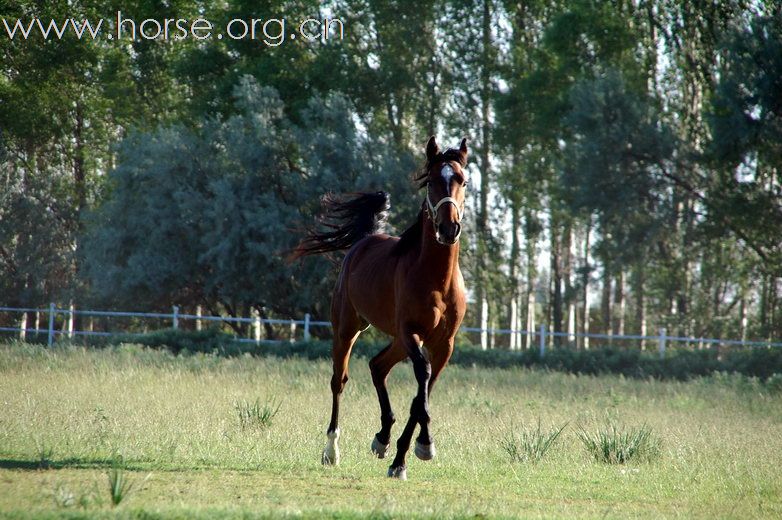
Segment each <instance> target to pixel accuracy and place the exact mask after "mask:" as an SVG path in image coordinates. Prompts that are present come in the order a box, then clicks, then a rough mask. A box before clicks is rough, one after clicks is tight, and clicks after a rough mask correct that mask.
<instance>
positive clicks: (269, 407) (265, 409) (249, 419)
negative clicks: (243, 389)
mask: <svg viewBox="0 0 782 520" xmlns="http://www.w3.org/2000/svg"><path fill="white" fill-rule="evenodd" d="M281 405H282V402H275V401H274V399H270V400H268V401H266V402H265V403H261V400H260V399H256V400H255V401H254V402H249V401H239V402H237V403H236V404H235V405H234V406H235V408H236V413H237V415H238V416H239V426H241V428H242V429H243V430H246V429H250V428H257V429H263V428H268V427H270V426H271V425H272V419H274V417H275V416H276V415H277V413H278V412H279V411H280V406H281Z"/></svg>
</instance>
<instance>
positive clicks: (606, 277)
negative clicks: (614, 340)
mask: <svg viewBox="0 0 782 520" xmlns="http://www.w3.org/2000/svg"><path fill="white" fill-rule="evenodd" d="M600 310H601V313H602V316H601V317H602V320H603V334H608V335H610V334H611V269H610V268H609V267H608V265H607V263H606V262H605V261H603V287H602V292H601V294H600Z"/></svg>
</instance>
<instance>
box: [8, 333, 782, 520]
mask: <svg viewBox="0 0 782 520" xmlns="http://www.w3.org/2000/svg"><path fill="white" fill-rule="evenodd" d="M351 369H352V371H351V380H350V382H349V383H348V386H347V389H346V391H345V394H344V398H343V408H342V410H343V411H342V417H341V429H342V437H341V444H340V447H341V449H342V463H341V465H340V466H338V467H335V468H325V467H322V466H321V465H320V452H321V449H322V447H323V444H324V442H325V434H324V430H325V426H326V424H327V422H328V414H329V408H330V394H329V391H328V380H329V376H330V367H329V364H328V363H327V362H325V361H314V362H313V361H304V360H299V359H277V358H251V357H240V358H220V357H214V356H204V355H192V356H180V357H174V356H172V355H170V354H168V353H165V352H160V351H150V350H142V349H140V348H138V347H133V346H123V347H119V348H113V349H105V350H83V349H76V348H73V349H62V348H61V349H55V350H53V351H47V350H45V349H43V348H40V347H32V346H28V345H22V344H11V345H0V406H2V408H1V409H0V410H1V411H0V516H10V517H47V516H48V517H61V516H65V515H71V516H74V517H75V516H90V517H92V516H115V515H117V516H121V517H139V518H154V517H158V516H160V517H180V518H191V517H205V518H207V517H208V518H212V517H226V518H228V517H235V516H239V515H243V516H246V517H256V516H257V517H266V516H271V517H278V516H293V517H298V516H303V517H312V518H320V517H323V516H330V517H367V516H369V517H377V518H408V517H436V518H440V517H478V518H485V517H525V518H538V517H542V518H552V517H567V518H570V517H601V518H602V517H609V518H626V517H651V518H669V517H686V518H691V517H718V518H749V517H753V518H758V517H768V518H780V517H782V394H779V393H777V394H769V393H767V392H768V391H767V390H765V387H763V386H762V385H759V384H758V383H757V382H755V381H753V380H752V379H747V378H745V377H738V376H719V377H710V378H702V379H697V380H693V381H690V382H686V383H679V382H659V381H642V380H629V379H627V380H626V379H624V378H621V377H614V376H603V377H583V376H581V377H579V376H573V375H566V374H560V373H547V372H542V371H530V370H521V369H509V370H502V369H484V368H462V367H449V368H448V369H447V370H446V371H445V373H444V374H443V376H442V378H441V379H440V381H439V382H438V385H437V387H436V389H435V392H434V395H433V396H432V425H433V427H432V431H433V435H434V438H435V442H436V443H437V448H438V455H437V457H436V458H435V460H433V461H431V462H421V461H419V460H417V459H415V457H414V456H412V454H411V456H410V457H409V458H408V476H409V480H408V481H407V482H400V481H396V480H391V479H388V478H386V477H385V472H386V469H387V467H388V464H389V460H388V459H386V460H377V459H374V458H372V457H371V456H370V453H369V444H370V441H371V439H372V436H373V435H374V432H375V431H376V430H377V429H378V426H379V418H378V409H377V401H376V397H375V392H374V388H373V387H372V384H371V380H370V377H369V372H368V369H367V368H366V365H365V360H361V359H356V360H354V361H353V362H352V366H351ZM411 372H412V371H411V369H410V366H409V365H407V364H405V365H400V366H398V367H397V368H396V369H395V370H394V372H393V373H392V375H391V378H390V381H389V385H390V389H391V399H392V402H393V404H394V407H395V410H396V412H397V416H399V417H404V418H406V414H407V410H408V408H409V402H410V398H411V397H412V395H413V392H414V383H413V378H412V374H411ZM256 401H257V402H258V404H259V405H260V406H259V408H260V409H261V411H262V410H263V408H264V405H269V406H270V407H271V408H270V409H271V411H273V409H274V408H276V406H277V405H278V404H279V411H278V413H277V414H276V415H275V416H274V417H272V419H271V421H270V424H266V425H263V424H259V423H260V422H261V421H256V422H255V423H254V422H253V421H252V417H253V414H252V413H249V412H252V405H253V404H254V403H256ZM240 411H242V412H244V415H242V414H241V413H240ZM248 413H249V415H248ZM248 417H249V419H248ZM243 418H244V420H243ZM538 421H540V423H541V425H542V429H543V430H544V431H548V430H550V429H551V428H554V427H560V426H562V425H563V424H566V423H567V426H566V427H565V429H564V431H563V432H562V434H561V435H560V437H559V438H558V439H557V440H556V441H555V442H554V444H553V445H552V447H551V448H550V450H549V451H548V452H547V453H546V455H545V457H543V459H542V460H540V461H539V462H537V463H531V462H518V461H516V462H512V461H511V457H510V456H509V454H508V452H507V451H506V450H505V449H504V447H503V441H507V439H508V438H509V436H511V435H513V434H514V432H515V433H517V434H518V433H520V432H522V431H532V430H534V429H535V428H536V427H537V424H538ZM608 423H612V424H616V425H623V426H625V427H628V428H630V427H640V426H641V425H643V424H646V425H648V426H649V427H650V428H651V430H652V439H653V441H654V443H655V444H656V445H657V446H658V451H657V454H656V455H655V454H654V452H651V454H650V455H648V456H647V457H646V458H641V459H633V460H631V461H629V462H628V463H626V464H606V463H601V462H597V461H595V459H594V458H592V457H591V456H590V455H589V454H588V452H587V451H586V449H585V448H584V445H583V444H582V442H581V441H580V440H579V438H578V436H577V432H578V431H579V428H585V429H586V430H588V431H592V430H595V429H596V428H598V427H601V426H602V425H605V424H608ZM399 432H401V425H400V424H397V426H396V428H395V429H394V435H397V434H398V433H399ZM112 466H114V467H116V468H117V469H116V471H115V476H116V475H117V474H119V476H120V477H122V478H125V479H126V481H127V482H130V484H132V487H131V489H130V491H129V492H126V493H124V496H123V500H122V501H121V502H120V503H119V505H116V506H114V505H113V504H112V500H111V498H110V493H109V484H108V476H107V475H108V474H109V473H112V470H111V468H112Z"/></svg>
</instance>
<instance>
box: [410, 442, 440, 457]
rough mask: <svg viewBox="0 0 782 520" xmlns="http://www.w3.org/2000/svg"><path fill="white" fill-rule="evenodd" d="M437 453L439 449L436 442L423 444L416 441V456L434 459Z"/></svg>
mask: <svg viewBox="0 0 782 520" xmlns="http://www.w3.org/2000/svg"><path fill="white" fill-rule="evenodd" d="M435 455H437V450H436V449H434V443H432V444H422V443H420V442H418V441H415V456H416V457H418V458H419V459H421V460H432V459H433V458H434V456H435Z"/></svg>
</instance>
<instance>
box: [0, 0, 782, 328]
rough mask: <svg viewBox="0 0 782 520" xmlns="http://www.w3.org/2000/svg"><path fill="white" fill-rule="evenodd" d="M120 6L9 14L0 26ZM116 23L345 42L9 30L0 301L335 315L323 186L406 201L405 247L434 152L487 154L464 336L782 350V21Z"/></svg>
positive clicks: (509, 17)
mask: <svg viewBox="0 0 782 520" xmlns="http://www.w3.org/2000/svg"><path fill="white" fill-rule="evenodd" d="M112 11H114V12H116V6H115V5H114V3H112V2H107V1H104V0H96V1H89V2H64V1H57V2H37V1H33V0H9V1H6V2H4V4H3V6H2V7H0V17H3V18H4V19H7V20H8V21H10V22H13V21H14V20H16V19H17V18H23V19H29V17H30V16H32V15H33V14H35V15H38V16H40V17H41V18H42V19H43V20H44V21H45V20H47V19H48V18H55V19H60V20H64V19H67V18H74V19H76V20H81V19H85V18H90V19H98V18H105V19H110V18H111V17H112V14H113V13H112ZM122 12H123V14H125V15H126V16H128V17H131V18H134V19H136V20H141V19H145V18H155V19H162V18H186V19H193V18H194V17H196V16H202V17H205V18H207V19H209V20H210V21H212V22H213V23H214V24H215V25H216V26H221V25H222V26H224V25H225V24H226V23H227V21H228V20H230V19H232V18H246V17H248V16H253V17H257V18H259V19H269V18H272V17H279V16H282V15H284V16H285V18H286V20H287V22H288V27H287V29H288V30H292V31H295V28H294V27H293V25H296V23H295V22H294V20H297V19H300V20H303V19H306V18H309V17H311V16H315V15H316V14H317V17H320V16H322V15H323V16H329V17H333V18H339V19H341V20H342V21H343V23H344V29H345V30H344V39H341V40H340V39H336V38H334V39H329V40H328V41H323V42H311V43H310V42H305V41H304V39H303V38H298V39H296V40H292V39H287V40H286V41H285V43H284V44H282V45H279V46H267V45H265V44H263V43H262V42H259V41H250V40H233V39H231V38H223V39H219V38H209V39H206V40H195V39H192V38H190V39H186V40H183V41H177V42H165V43H164V42H160V41H150V40H145V39H136V40H133V41H131V40H130V39H125V40H123V41H119V42H118V41H109V40H107V39H103V38H101V39H97V40H93V39H90V38H81V39H78V38H76V37H73V36H66V37H64V38H63V39H61V40H57V41H48V42H47V41H44V40H43V39H42V38H41V37H39V36H33V37H31V38H29V39H26V40H22V39H19V38H17V39H11V38H8V37H7V35H6V34H5V32H4V28H3V30H0V56H2V59H3V63H4V64H5V67H4V68H3V71H2V72H0V128H2V133H1V134H0V294H2V295H3V298H4V301H3V302H0V303H3V304H6V305H13V306H27V307H41V306H45V305H46V304H48V303H49V302H50V301H56V302H57V303H58V304H60V305H67V304H70V302H71V301H73V302H74V303H75V305H76V306H77V307H86V306H91V305H96V304H104V305H107V306H111V307H114V308H119V307H123V308H128V309H130V308H133V309H134V310H155V309H160V308H164V307H168V306H170V305H171V304H174V303H176V304H178V305H180V306H181V307H182V308H183V309H187V312H190V311H194V308H195V307H196V306H199V305H200V306H202V307H205V308H206V307H208V308H209V309H208V310H209V311H210V313H212V314H224V315H233V316H239V315H242V316H247V315H249V313H250V312H251V311H254V312H257V313H260V314H264V315H267V316H268V315H274V314H277V315H282V314H284V315H293V314H298V315H300V314H302V313H303V312H310V313H311V314H313V315H314V316H317V317H319V318H325V317H327V316H328V312H329V308H328V307H329V305H328V298H329V296H328V295H329V292H330V290H331V287H332V285H333V282H334V276H335V274H334V273H335V269H334V267H333V266H332V265H331V264H330V263H329V261H328V260H327V259H321V258H318V259H309V260H307V261H306V262H304V263H300V264H295V265H289V264H287V263H286V262H285V256H286V255H285V253H286V251H287V249H288V248H289V247H290V246H291V245H292V244H294V243H295V242H296V239H297V237H298V236H299V235H300V231H301V228H303V227H305V226H308V225H312V223H313V221H314V216H315V215H316V214H317V211H318V198H319V197H320V196H321V195H322V194H323V193H324V192H326V191H335V192H336V191H347V192H351V191H358V190H374V189H379V188H382V189H386V190H388V191H390V192H391V195H392V204H393V210H392V212H391V219H392V220H391V222H390V226H389V227H390V229H389V231H391V232H396V233H398V232H399V231H401V230H402V229H404V228H405V227H406V225H407V224H408V223H409V222H410V221H411V220H412V218H413V216H414V215H415V213H416V211H417V210H418V208H419V205H420V202H421V196H420V194H419V193H414V191H413V189H411V186H410V184H409V174H410V173H411V172H413V171H414V170H415V169H416V168H417V167H418V165H419V163H420V161H419V158H420V157H421V154H420V152H421V150H420V148H421V145H422V144H423V142H424V141H425V140H426V138H427V137H428V135H429V134H435V133H436V134H439V135H440V137H441V141H443V142H448V141H450V140H451V139H455V138H456V137H457V136H458V137H461V136H467V137H468V138H470V140H471V142H473V143H474V144H475V146H474V150H475V154H474V156H473V160H472V161H471V165H470V170H469V174H470V177H471V185H472V186H473V188H478V189H477V190H475V189H473V190H471V193H473V195H471V197H470V199H469V202H468V203H469V204H471V205H472V206H471V207H470V210H469V211H468V215H475V217H476V218H474V219H471V220H468V221H467V222H465V226H466V227H465V230H466V231H467V232H466V233H465V234H464V239H463V249H462V254H463V262H462V267H463V271H464V275H465V278H466V280H467V285H468V288H471V291H472V292H471V294H472V296H473V297H474V299H475V302H472V303H473V305H470V306H469V309H470V310H469V312H468V315H467V317H466V320H467V323H468V324H470V325H483V324H482V323H481V321H482V317H481V312H480V310H481V309H486V310H487V311H488V316H487V319H486V321H487V323H490V324H493V325H495V326H497V327H502V328H507V327H511V328H519V323H524V322H525V320H526V322H527V323H538V324H539V323H545V324H546V325H548V327H549V330H555V331H562V330H563V329H565V328H566V327H567V324H568V323H573V325H574V327H575V328H576V330H577V331H582V332H609V331H612V330H614V331H617V332H618V331H619V330H620V329H627V330H626V332H634V333H642V330H643V329H647V328H649V327H661V326H665V327H667V328H668V329H669V333H671V334H675V335H681V336H711V337H735V338H739V337H740V338H749V339H755V338H761V339H773V338H779V336H780V334H782V297H780V294H782V286H781V285H780V258H782V252H780V241H779V236H780V234H782V229H780V222H782V216H781V213H780V211H782V209H781V208H780V205H779V200H781V199H782V192H781V191H780V190H782V188H781V187H780V175H779V171H780V161H782V153H781V152H780V147H779V144H778V143H779V142H780V131H779V128H780V124H779V114H780V112H781V111H780V107H779V106H778V105H779V96H778V92H779V90H780V88H782V87H780V77H781V73H780V71H781V70H782V63H780V58H779V57H780V55H782V52H780V44H779V42H780V41H782V37H781V36H780V27H782V21H781V20H782V18H781V15H780V9H779V6H778V5H777V3H775V2H754V3H753V2H746V1H743V0H735V1H727V2H719V3H713V2H712V3H708V2H707V3H688V2H670V1H663V0H654V1H648V2H630V3H628V2H598V1H595V0H577V1H572V2H562V1H555V2H547V1H541V0H534V1H528V2H494V1H492V0H427V1H425V2H416V3H400V2H383V1H380V2H367V1H365V0H336V1H334V2H330V3H329V5H328V9H324V8H323V6H322V3H319V2H316V1H315V0H300V1H272V2H262V3H260V4H259V3H257V2H250V1H248V0H228V1H225V2H214V1H210V0H170V1H166V2H159V1H156V0H129V1H128V2H126V3H124V4H123V5H122ZM596 273H600V279H599V280H598V279H596V276H595V275H596ZM595 291H600V304H599V308H597V307H598V306H597V305H595V297H594V295H595ZM484 297H485V299H486V301H487V306H486V307H484V305H483V301H484ZM511 302H513V303H511ZM511 308H515V309H516V312H515V313H514V312H512V311H511ZM598 311H599V312H598ZM32 318H33V316H32V315H29V316H27V319H28V321H29V320H30V319H32ZM2 319H3V321H4V322H5V321H7V318H6V316H3V317H2ZM512 319H515V320H516V323H510V321H511V320H512ZM3 325H5V323H3ZM243 328H246V327H244V326H236V327H235V329H236V332H238V333H246V332H247V331H246V330H242V329H243ZM521 328H523V327H521ZM271 332H272V331H269V330H267V335H271Z"/></svg>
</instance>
